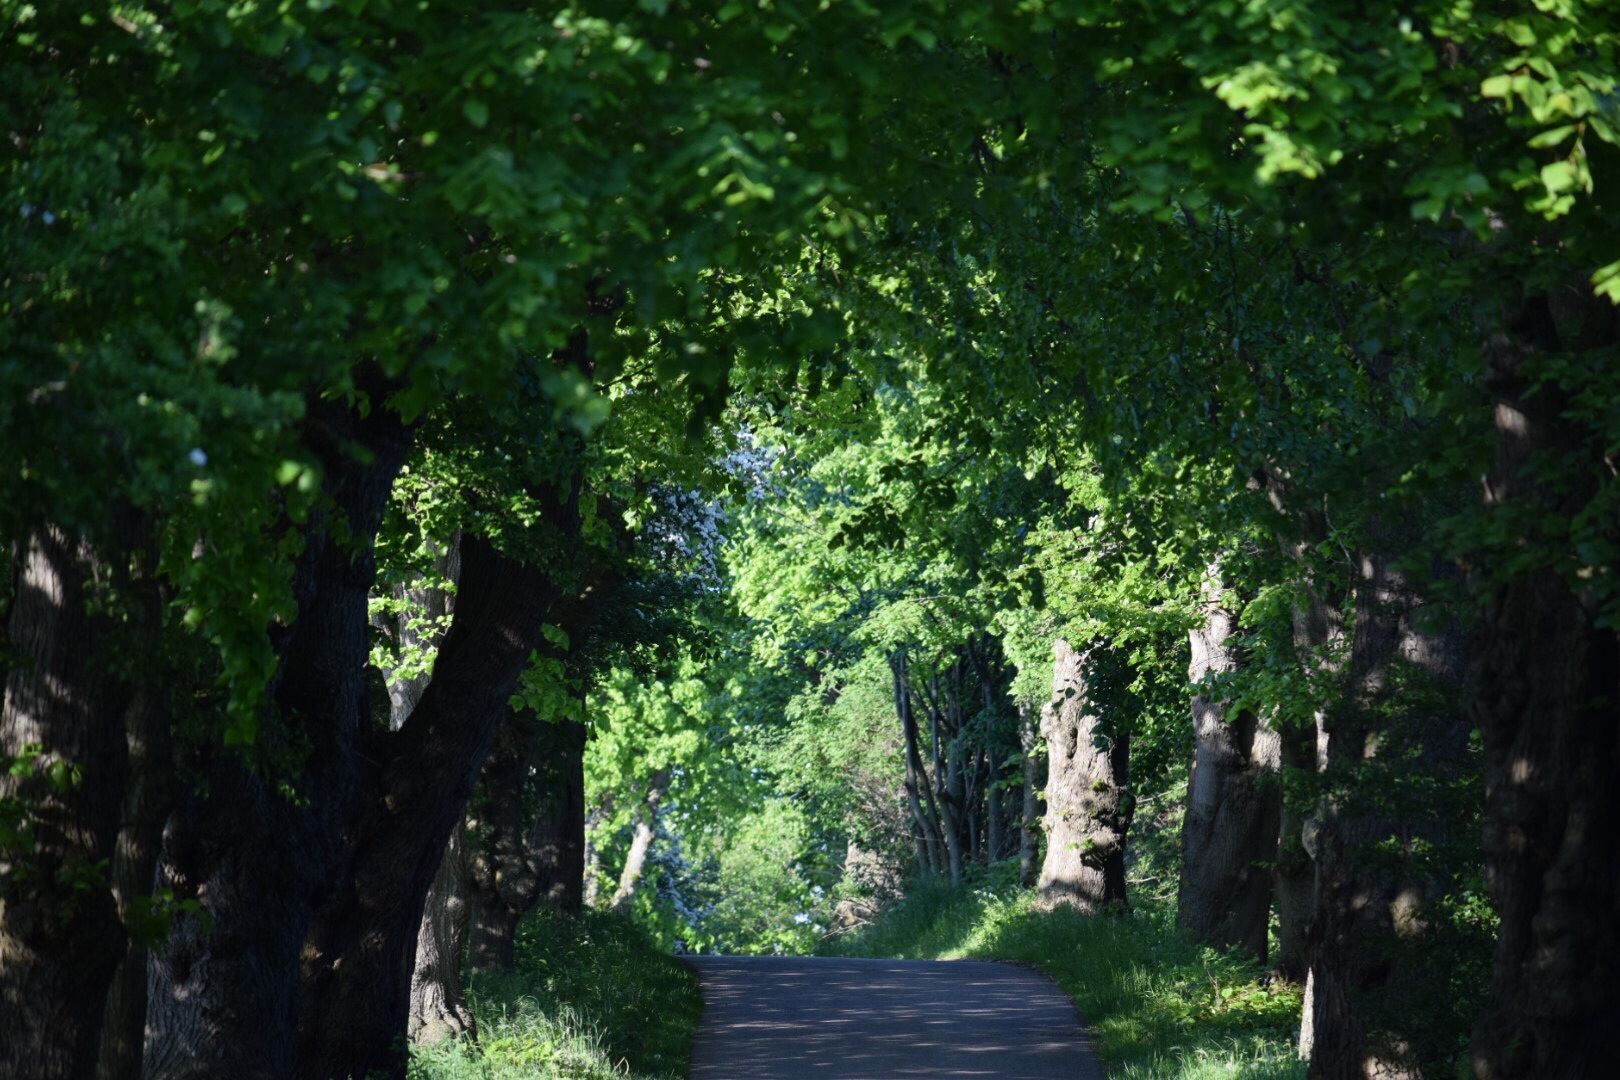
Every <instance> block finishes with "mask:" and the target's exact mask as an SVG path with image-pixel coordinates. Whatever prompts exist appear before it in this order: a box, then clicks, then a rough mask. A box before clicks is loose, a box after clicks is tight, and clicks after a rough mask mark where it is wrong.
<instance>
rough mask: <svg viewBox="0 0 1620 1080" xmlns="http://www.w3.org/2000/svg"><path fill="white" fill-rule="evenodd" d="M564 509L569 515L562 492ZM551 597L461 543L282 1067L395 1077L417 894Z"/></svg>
mask: <svg viewBox="0 0 1620 1080" xmlns="http://www.w3.org/2000/svg"><path fill="white" fill-rule="evenodd" d="M575 495H576V496H577V487H576V489H575ZM566 513H567V514H568V515H569V516H570V517H571V518H573V517H574V516H575V511H574V509H573V498H572V497H571V498H570V499H569V505H568V508H567V510H566ZM576 520H577V518H576ZM556 595H557V589H556V586H555V585H554V583H553V582H552V579H551V578H550V576H549V575H548V574H546V573H545V572H544V571H541V570H539V569H538V568H535V567H531V566H528V565H526V564H524V563H522V562H520V561H519V560H517V559H514V558H511V557H509V556H507V555H504V554H502V553H501V552H499V551H498V550H496V549H495V548H494V547H493V545H491V544H490V543H489V542H488V541H485V540H483V539H481V538H475V537H467V538H465V539H464V540H463V542H462V554H461V580H460V582H459V588H458V590H457V596H456V614H455V618H454V620H453V621H452V623H451V626H450V631H449V633H447V634H446V635H445V639H444V644H443V646H442V647H441V648H440V650H439V656H438V659H437V661H436V662H435V664H434V667H433V681H432V682H431V683H430V684H429V685H428V688H427V690H426V691H425V692H424V693H423V695H422V700H421V703H420V704H418V705H417V707H416V710H415V711H414V712H413V713H412V714H411V717H410V719H409V720H407V721H406V722H405V725H404V726H403V727H402V728H400V730H399V731H398V732H395V733H379V734H378V735H377V737H376V745H374V746H373V747H371V751H372V753H371V754H368V755H367V757H368V758H369V759H370V760H371V761H375V762H377V763H378V765H377V766H376V767H374V768H372V769H370V770H368V771H367V772H366V774H365V775H364V776H363V778H362V787H361V792H360V797H359V798H358V799H356V800H355V801H354V802H353V803H352V804H351V806H352V809H351V811H350V814H349V815H348V819H347V821H346V822H345V823H344V825H343V827H342V833H343V834H344V835H346V836H348V837H349V838H351V840H350V843H351V845H352V846H351V847H350V852H351V853H352V854H350V857H349V859H348V860H347V862H346V867H345V873H343V874H342V876H341V877H340V879H339V888H338V889H337V891H336V892H335V893H333V894H332V895H331V896H330V897H329V898H327V899H326V902H325V903H324V904H322V905H321V906H320V907H319V908H318V909H317V911H316V913H315V918H314V920H313V922H312V925H311V927H310V932H309V935H308V939H307V942H306V943H305V945H304V948H303V970H304V983H303V990H304V993H303V1002H302V1005H303V1007H302V1011H301V1019H300V1022H299V1025H298V1042H297V1057H296V1063H295V1064H296V1067H295V1072H294V1075H296V1076H299V1077H303V1078H307V1080H326V1078H327V1077H333V1076H350V1075H353V1076H363V1075H366V1074H368V1073H370V1072H372V1071H377V1072H381V1073H383V1074H384V1075H390V1076H397V1075H400V1074H401V1073H403V1071H404V1064H405V1063H404V1058H403V1055H402V1052H401V1048H400V1047H399V1045H398V1041H399V1036H400V1035H401V1034H403V1033H404V1031H405V1030H406V1027H407V1018H408V1013H409V1007H410V982H411V969H412V954H413V952H414V949H415V945H416V940H417V934H418V931H419V929H420V924H421V920H422V912H423V908H424V905H425V902H426V897H427V893H428V889H429V887H430V885H431V884H432V881H433V877H434V874H435V873H436V872H437V870H438V866H439V862H440V860H441V859H442V857H443V853H444V848H445V845H446V843H447V842H448V840H449V836H450V831H451V829H452V828H454V827H456V826H457V825H458V824H459V823H460V821H461V819H462V814H463V812H464V810H465V808H466V805H467V799H468V796H469V795H470V794H471V791H472V787H473V784H474V782H475V781H476V779H477V776H478V770H479V768H480V767H481V766H482V765H483V761H484V758H485V757H486V756H487V755H488V753H489V750H490V746H491V745H492V744H493V742H494V739H495V732H496V728H497V727H498V725H499V723H500V718H501V715H502V712H503V711H504V709H505V707H506V703H507V700H508V699H509V698H510V697H511V695H512V691H513V689H514V688H515V686H516V685H517V680H518V677H519V676H520V675H521V674H522V672H523V669H524V667H525V666H526V665H527V664H528V661H529V656H530V653H531V651H532V650H533V648H534V647H535V645H536V644H538V643H539V641H540V640H541V628H542V627H543V626H544V624H545V617H546V613H547V611H548V609H549V608H550V605H551V603H552V602H553V601H554V600H555V598H556Z"/></svg>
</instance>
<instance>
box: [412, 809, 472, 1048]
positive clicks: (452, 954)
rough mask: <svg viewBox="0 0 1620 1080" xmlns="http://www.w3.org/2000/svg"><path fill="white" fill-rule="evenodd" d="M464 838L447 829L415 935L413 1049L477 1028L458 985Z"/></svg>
mask: <svg viewBox="0 0 1620 1080" xmlns="http://www.w3.org/2000/svg"><path fill="white" fill-rule="evenodd" d="M463 837H464V833H463V830H462V828H461V827H460V825H459V823H458V824H457V826H456V827H454V828H452V829H451V830H450V841H449V843H447V844H445V847H444V857H443V858H442V859H440V860H439V869H438V870H437V871H436V872H435V873H434V875H433V885H432V886H431V887H430V888H429V889H428V895H427V903H426V904H425V905H424V906H423V909H422V921H421V923H420V925H419V926H418V928H417V932H416V964H415V966H414V968H413V969H412V971H411V1007H410V1021H409V1027H408V1028H407V1029H406V1034H407V1035H408V1036H409V1038H410V1040H411V1042H412V1043H413V1044H415V1045H417V1046H434V1045H437V1044H438V1043H441V1042H444V1041H445V1040H446V1039H457V1038H461V1037H463V1036H469V1037H476V1036H477V1034H478V1029H477V1025H476V1023H475V1022H474V1020H473V1014H472V1010H471V1009H470V1008H468V1006H467V995H466V991H465V990H464V989H463V987H462V984H461V958H462V955H463V953H464V952H465V951H466V946H467V874H466V867H465V863H464V861H463V860H464V857H465V853H464V850H463V848H464V846H465V845H464V843H463Z"/></svg>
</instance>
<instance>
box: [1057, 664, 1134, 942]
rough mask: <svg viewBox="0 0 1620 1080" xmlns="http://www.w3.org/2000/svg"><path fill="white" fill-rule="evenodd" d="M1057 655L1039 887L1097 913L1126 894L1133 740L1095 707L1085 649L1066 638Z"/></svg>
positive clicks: (1116, 902) (1058, 899)
mask: <svg viewBox="0 0 1620 1080" xmlns="http://www.w3.org/2000/svg"><path fill="white" fill-rule="evenodd" d="M1053 653H1054V658H1055V661H1056V662H1055V666H1054V668H1053V672H1052V700H1051V701H1049V702H1048V703H1047V704H1046V706H1045V707H1044V708H1043V709H1042V710H1041V732H1042V734H1044V735H1045V736H1046V747H1047V754H1048V761H1049V770H1050V771H1049V774H1048V777H1047V781H1046V807H1047V809H1046V845H1047V846H1046V861H1045V863H1044V864H1043V865H1042V866H1041V876H1040V880H1039V882H1038V883H1037V888H1038V889H1039V891H1040V894H1041V896H1042V898H1043V899H1044V900H1046V901H1048V902H1067V903H1072V904H1075V905H1077V906H1079V907H1080V908H1082V909H1084V910H1087V911H1092V910H1096V909H1099V908H1102V907H1105V906H1107V905H1110V904H1124V903H1125V900H1126V897H1125V840H1126V833H1127V831H1128V829H1129V828H1130V822H1131V812H1132V806H1131V799H1130V774H1129V766H1130V741H1129V738H1128V737H1127V736H1124V735H1121V734H1118V733H1111V732H1109V731H1108V730H1107V727H1106V725H1104V723H1103V722H1102V719H1101V718H1100V717H1099V716H1097V715H1096V714H1095V713H1094V712H1092V711H1091V710H1090V709H1089V707H1088V706H1089V704H1090V703H1089V702H1088V701H1087V699H1086V677H1085V663H1086V654H1084V653H1077V652H1075V651H1074V650H1073V649H1072V648H1070V646H1069V643H1068V642H1067V641H1063V640H1059V641H1058V642H1057V643H1056V645H1055V646H1054V647H1053Z"/></svg>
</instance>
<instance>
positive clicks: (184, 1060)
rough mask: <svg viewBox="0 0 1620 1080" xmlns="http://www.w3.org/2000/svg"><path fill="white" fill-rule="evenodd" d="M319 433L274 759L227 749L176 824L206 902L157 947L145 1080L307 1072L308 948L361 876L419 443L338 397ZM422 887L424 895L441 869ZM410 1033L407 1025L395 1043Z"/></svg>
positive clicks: (313, 439)
mask: <svg viewBox="0 0 1620 1080" xmlns="http://www.w3.org/2000/svg"><path fill="white" fill-rule="evenodd" d="M373 389H374V390H375V391H376V392H377V393H378V394H381V393H383V392H385V390H386V388H385V387H381V386H377V387H373ZM307 427H308V431H309V440H310V443H311V445H312V449H313V450H314V451H315V452H316V454H317V455H318V456H319V458H320V459H321V463H322V466H323V473H324V478H325V479H324V482H323V490H324V492H325V495H326V500H325V502H326V505H325V507H323V508H322V509H320V510H318V511H316V512H314V513H312V514H311V517H310V520H309V522H308V523H307V525H306V527H305V544H304V550H303V553H302V554H301V555H300V556H299V558H298V560H297V562H296V564H295V567H294V572H293V588H294V596H295V598H296V600H297V602H298V616H297V618H296V620H294V621H293V622H292V623H291V624H290V625H287V626H277V627H273V628H272V630H271V638H272V644H273V646H274V647H275V649H276V651H277V654H278V655H279V657H280V665H279V668H278V670H277V673H276V675H275V677H274V679H273V680H272V683H271V686H270V688H269V703H268V707H267V709H266V713H267V716H266V720H265V722H264V723H263V724H262V725H261V729H260V733H259V738H258V745H257V747H256V748H255V750H254V754H255V756H256V757H257V759H258V762H259V763H258V764H250V763H249V762H248V761H246V760H244V758H243V757H242V756H239V755H238V754H237V753H235V752H232V751H230V750H228V749H221V750H216V751H215V752H214V753H213V755H212V757H211V758H210V759H209V760H207V761H206V762H205V764H204V765H203V766H202V776H201V779H200V782H199V783H197V784H196V785H195V786H194V787H193V789H192V790H191V791H190V792H189V793H187V795H186V796H185V797H184V798H182V799H181V800H180V801H179V802H178V803H177V805H176V807H175V809H174V811H173V812H172V813H171V814H170V816H169V819H168V821H167V822H166V824H165V827H164V836H163V849H162V854H161V856H160V858H159V867H158V878H159V884H160V885H162V886H164V887H167V888H170V889H172V890H173V891H174V894H175V898H176V899H177V900H182V901H185V900H191V901H195V902H196V903H197V905H199V908H200V910H199V912H198V913H196V914H190V913H186V914H181V915H178V916H177V917H176V918H175V920H174V924H173V927H172V928H171V930H170V932H169V935H168V937H167V938H166V939H165V940H164V942H163V943H162V944H161V945H160V946H159V947H158V948H156V949H155V950H154V952H153V955H152V964H151V975H150V978H149V982H148V986H149V1003H148V1027H147V1037H146V1047H145V1064H144V1076H145V1078H146V1080H193V1078H195V1080H204V1078H209V1077H219V1076H230V1077H235V1078H241V1080H259V1078H265V1080H282V1078H284V1077H286V1076H288V1075H289V1073H290V1072H291V1071H292V1067H293V1048H294V1045H295V1043H296V1041H297V1039H296V1031H297V1027H298V1006H299V1001H300V993H301V986H300V979H301V969H300V963H299V961H300V954H301V952H302V951H303V947H304V942H305V938H306V936H307V935H308V932H309V928H310V923H311V919H312V917H313V914H314V910H315V907H316V906H317V905H318V904H319V903H321V902H322V901H323V900H325V899H326V898H328V897H329V896H331V895H332V893H333V891H334V890H337V889H340V888H342V887H343V886H344V883H345V881H346V878H347V875H346V873H345V869H346V859H345V854H346V850H345V849H346V847H347V846H348V845H349V844H351V843H354V842H356V841H357V839H358V838H357V836H356V834H355V833H354V832H352V831H349V830H347V829H346V827H345V821H346V819H347V818H348V816H349V815H350V813H351V812H352V808H353V805H354V801H355V799H356V798H357V796H358V794H359V790H360V781H361V773H362V769H363V767H372V766H368V764H367V762H368V760H369V761H378V760H382V757H381V751H380V749H379V748H378V747H376V746H373V745H371V743H372V741H373V740H374V738H375V734H374V733H373V732H371V731H370V708H369V701H370V686H369V683H368V678H367V656H368V653H369V651H370V633H369V623H368V618H367V598H368V594H369V593H370V590H371V586H372V583H373V581H374V578H375V573H376V564H375V556H374V550H373V542H374V538H375V536H376V533H377V529H378V527H379V525H380V522H381V520H382V513H383V508H384V507H385V506H386V504H387V500H388V496H389V491H390V489H391V487H392V485H393V481H394V477H395V476H396V475H397V473H398V471H399V468H400V466H401V465H402V464H403V463H404V459H405V454H406V450H407V448H408V446H409V433H408V432H407V430H406V429H405V427H404V425H403V424H401V423H400V421H399V419H398V417H397V416H396V415H394V414H393V413H391V412H390V411H389V410H387V409H383V408H377V409H372V410H371V411H370V412H369V413H368V414H367V415H366V416H364V417H362V416H361V415H360V414H359V413H358V412H355V411H352V410H350V409H349V408H348V407H347V406H345V405H342V404H341V403H337V402H318V403H315V404H313V405H312V406H311V410H310V417H309V420H308V422H307ZM354 447H358V448H359V449H360V450H361V451H362V452H361V453H357V452H356V451H355V449H353V448H354ZM339 530H341V533H342V534H344V535H346V536H347V537H348V539H347V540H342V541H340V540H339V538H338V536H339ZM440 843H441V844H442V839H441V840H440ZM423 877H424V880H423V881H422V883H421V894H419V897H420V896H421V895H425V894H426V891H427V885H428V880H429V879H430V878H431V867H429V869H428V871H427V873H425V874H424V875H423ZM419 902H420V899H418V903H419ZM416 915H417V917H420V909H419V908H418V910H417V911H416ZM411 930H412V932H413V934H414V930H415V925H414V923H413V925H412V927H411ZM408 973H409V966H408V965H406V966H405V968H404V969H403V971H402V972H401V977H408ZM384 985H386V984H384ZM306 1000H307V998H306ZM401 1008H402V1009H403V1005H402V1006H401ZM333 1020H334V1022H336V1023H338V1024H341V1023H343V1022H345V1020H346V1018H344V1017H340V1016H337V1015H334V1016H333ZM357 1030H358V1029H357ZM404 1031H405V1022H404V1017H403V1015H401V1016H400V1018H399V1021H398V1024H397V1026H396V1028H395V1029H394V1031H393V1032H392V1033H391V1035H390V1038H394V1037H397V1036H400V1035H403V1034H404ZM351 1071H355V1072H358V1073H359V1074H361V1075H363V1074H364V1072H365V1071H366V1070H365V1069H359V1070H351ZM322 1080H325V1077H324V1076H323V1077H322Z"/></svg>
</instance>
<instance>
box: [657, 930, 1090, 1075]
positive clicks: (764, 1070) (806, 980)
mask: <svg viewBox="0 0 1620 1080" xmlns="http://www.w3.org/2000/svg"><path fill="white" fill-rule="evenodd" d="M683 959H685V960H686V961H687V962H688V963H690V964H691V965H692V966H693V967H694V968H696V969H697V973H698V978H699V979H701V980H702V983H703V1005H704V1009H703V1023H702V1025H701V1026H700V1027H699V1028H698V1034H697V1042H696V1044H695V1045H694V1046H693V1048H692V1074H691V1075H692V1080H886V1078H887V1077H892V1076H930V1077H935V1076H937V1077H985V1078H995V1080H1103V1071H1102V1067H1101V1066H1100V1065H1098V1063H1097V1059H1096V1058H1095V1057H1093V1056H1092V1053H1091V1042H1090V1039H1089V1038H1088V1037H1087V1035H1086V1032H1085V1029H1084V1028H1082V1027H1081V1026H1080V1017H1079V1015H1078V1014H1077V1013H1076V1012H1075V1009H1074V1005H1073V1004H1072V1003H1071V1002H1070V1001H1069V999H1068V997H1067V996H1066V995H1065V994H1064V993H1063V991H1061V990H1059V989H1058V988H1057V987H1056V986H1055V985H1054V984H1053V983H1052V982H1051V980H1049V979H1047V978H1046V977H1045V976H1043V975H1040V974H1038V973H1036V972H1033V971H1027V970H1025V969H1023V968H1020V967H1014V966H1012V965H1010V964H987V963H979V962H974V961H967V960H953V961H944V962H940V961H928V960H842V959H833V958H829V957H777V956H688V957H683Z"/></svg>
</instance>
